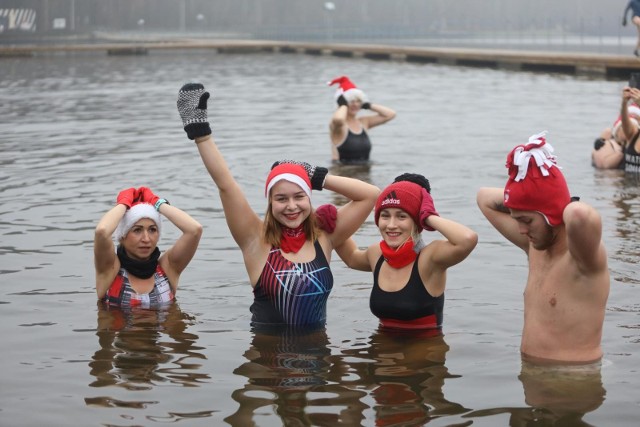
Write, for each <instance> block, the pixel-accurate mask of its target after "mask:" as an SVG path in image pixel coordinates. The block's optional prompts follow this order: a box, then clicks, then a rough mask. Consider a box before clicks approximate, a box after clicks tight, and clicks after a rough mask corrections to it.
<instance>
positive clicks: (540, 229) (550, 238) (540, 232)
mask: <svg viewBox="0 0 640 427" xmlns="http://www.w3.org/2000/svg"><path fill="white" fill-rule="evenodd" d="M511 217H512V218H513V219H515V220H516V222H517V223H518V231H519V232H520V234H523V235H525V236H527V237H528V238H529V242H530V243H531V245H533V247H534V249H537V250H539V251H544V250H546V249H549V248H550V247H551V246H553V244H554V242H555V239H556V233H555V232H554V229H553V227H551V226H550V225H549V224H548V223H547V221H545V219H544V216H543V215H542V214H541V213H540V212H535V211H519V210H516V209H511Z"/></svg>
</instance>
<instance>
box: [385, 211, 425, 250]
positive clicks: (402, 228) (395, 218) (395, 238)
mask: <svg viewBox="0 0 640 427" xmlns="http://www.w3.org/2000/svg"><path fill="white" fill-rule="evenodd" d="M378 229H379V230H380V235H381V236H382V238H383V239H384V241H385V243H386V244H387V245H389V247H392V248H398V247H400V246H401V245H402V244H403V243H404V242H406V241H407V240H409V238H410V237H412V235H413V234H414V233H415V232H416V223H415V221H414V220H413V218H411V216H410V215H409V214H408V213H406V212H405V211H403V210H402V209H398V208H387V209H382V210H381V211H380V218H379V219H378Z"/></svg>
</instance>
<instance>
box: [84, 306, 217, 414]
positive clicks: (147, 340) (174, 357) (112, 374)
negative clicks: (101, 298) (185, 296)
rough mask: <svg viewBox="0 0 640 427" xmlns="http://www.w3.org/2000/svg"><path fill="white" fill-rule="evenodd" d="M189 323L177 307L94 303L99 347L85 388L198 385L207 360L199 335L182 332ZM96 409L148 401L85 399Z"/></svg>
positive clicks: (189, 317)
mask: <svg viewBox="0 0 640 427" xmlns="http://www.w3.org/2000/svg"><path fill="white" fill-rule="evenodd" d="M194 323H195V322H194V319H193V317H192V316H190V315H189V314H187V313H184V312H182V311H181V310H180V307H179V306H178V304H177V303H174V304H171V305H169V306H168V307H164V308H162V309H158V310H145V309H120V308H113V307H111V308H107V307H106V306H104V305H103V304H102V303H98V328H97V331H96V336H97V337H98V342H99V344H100V348H99V349H98V350H97V351H96V352H95V353H94V355H93V357H92V359H93V360H92V361H91V362H90V363H89V367H90V368H91V370H90V373H91V375H92V376H93V377H95V380H94V381H93V382H91V383H90V384H89V386H90V387H109V386H117V387H122V388H124V389H126V390H129V391H142V390H151V389H153V388H154V387H158V386H160V385H162V384H163V383H168V384H171V385H174V386H175V385H182V386H185V387H188V386H198V385H199V384H200V383H201V382H203V381H206V380H208V379H209V375H208V374H206V373H203V372H198V370H199V369H200V368H201V364H200V363H198V362H194V360H193V359H201V360H203V359H206V356H205V355H204V354H203V353H200V351H201V350H203V347H199V346H196V341H197V340H198V336H197V335H195V334H192V333H190V332H187V329H188V328H189V326H192V325H193V324H194ZM85 402H86V403H87V404H91V405H99V406H106V407H111V406H127V407H143V406H145V405H146V404H147V403H149V402H137V401H131V400H129V401H128V402H126V403H125V402H119V401H117V400H116V399H113V398H111V397H95V398H85Z"/></svg>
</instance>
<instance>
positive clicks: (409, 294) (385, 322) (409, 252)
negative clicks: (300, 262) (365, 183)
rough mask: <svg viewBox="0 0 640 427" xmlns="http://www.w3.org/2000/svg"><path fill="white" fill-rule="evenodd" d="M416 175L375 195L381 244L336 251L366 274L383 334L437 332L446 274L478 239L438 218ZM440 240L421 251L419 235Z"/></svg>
mask: <svg viewBox="0 0 640 427" xmlns="http://www.w3.org/2000/svg"><path fill="white" fill-rule="evenodd" d="M430 191H431V187H430V185H429V181H428V180H427V179H426V178H425V177H424V176H422V175H418V174H402V175H400V176H398V177H396V179H395V181H394V182H393V184H391V185H389V186H388V187H386V188H385V189H384V190H382V192H381V193H380V196H379V197H378V200H377V201H376V205H375V222H376V225H377V226H378V229H379V230H380V234H381V236H382V241H381V242H380V243H376V244H373V245H371V246H369V247H368V248H367V249H365V250H359V249H358V248H357V246H356V243H355V241H354V240H353V239H349V240H347V241H346V242H345V243H344V244H343V245H341V246H340V247H338V248H337V249H336V252H338V255H340V258H342V260H343V261H344V262H345V263H346V264H347V265H348V266H349V267H351V268H353V269H356V270H361V271H372V272H373V273H374V274H373V287H372V290H371V297H370V304H369V305H370V308H371V311H372V313H373V314H374V315H375V316H376V317H378V318H379V319H380V324H381V326H382V327H383V328H396V329H417V330H424V329H434V328H435V329H437V328H440V327H441V326H442V315H443V306H444V290H445V285H446V271H447V269H448V268H449V267H452V266H454V265H456V264H458V263H459V262H461V261H462V260H464V259H465V258H466V257H467V256H468V255H469V254H470V253H471V251H472V250H473V249H474V248H475V246H476V244H477V242H478V235H477V234H476V233H475V232H474V231H473V230H471V229H469V228H467V227H466V226H464V225H461V224H458V223H457V222H454V221H452V220H449V219H445V218H442V217H440V215H439V214H438V213H437V212H436V210H435V207H434V204H433V199H432V198H431V195H430ZM423 229H425V230H428V231H438V232H439V233H441V234H442V236H443V237H444V240H434V241H432V242H430V243H429V244H427V245H425V244H424V242H423V241H422V238H421V234H420V233H421V231H422V230H423Z"/></svg>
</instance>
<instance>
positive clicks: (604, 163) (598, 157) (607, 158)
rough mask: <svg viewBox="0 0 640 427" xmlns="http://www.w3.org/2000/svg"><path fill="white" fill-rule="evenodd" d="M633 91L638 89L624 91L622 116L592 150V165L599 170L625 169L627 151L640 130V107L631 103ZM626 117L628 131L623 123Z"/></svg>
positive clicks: (606, 130)
mask: <svg viewBox="0 0 640 427" xmlns="http://www.w3.org/2000/svg"><path fill="white" fill-rule="evenodd" d="M632 91H637V93H640V91H638V90H637V89H634V88H631V87H629V86H626V87H625V88H624V89H623V90H622V103H621V107H620V114H619V115H618V118H617V119H616V121H615V122H614V123H613V127H611V128H606V129H604V131H603V132H602V133H601V134H600V137H599V138H598V139H596V140H595V142H594V145H593V149H592V150H591V164H592V165H593V166H594V167H596V168H598V169H624V168H625V161H624V160H625V154H624V152H625V150H626V148H627V147H628V146H629V145H630V141H631V139H632V138H633V136H634V135H635V133H636V132H637V131H638V130H639V129H640V125H639V123H640V106H638V104H637V103H636V102H633V101H630V96H631V93H632ZM623 117H625V118H627V119H628V120H625V123H626V131H625V128H624V126H623V123H622V118H623Z"/></svg>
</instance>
